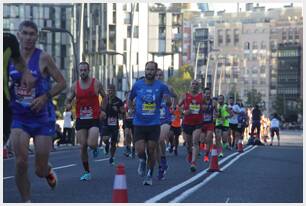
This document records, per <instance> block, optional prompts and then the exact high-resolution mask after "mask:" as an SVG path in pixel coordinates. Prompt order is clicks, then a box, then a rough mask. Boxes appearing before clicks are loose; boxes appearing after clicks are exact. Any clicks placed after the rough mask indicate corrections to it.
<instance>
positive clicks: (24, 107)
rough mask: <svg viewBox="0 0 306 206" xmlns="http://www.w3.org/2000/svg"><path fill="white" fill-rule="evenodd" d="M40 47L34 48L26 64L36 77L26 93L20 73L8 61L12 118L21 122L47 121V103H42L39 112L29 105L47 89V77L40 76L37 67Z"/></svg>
mask: <svg viewBox="0 0 306 206" xmlns="http://www.w3.org/2000/svg"><path fill="white" fill-rule="evenodd" d="M41 52H42V51H41V50H40V49H37V48H36V49H35V51H34V52H33V54H32V56H31V58H30V60H29V62H28V64H27V66H28V68H29V69H30V71H31V73H32V75H33V76H34V77H35V78H36V83H35V87H34V88H32V90H31V91H30V92H29V93H27V92H26V90H25V88H23V87H21V85H20V81H21V73H20V72H19V71H17V70H16V68H15V66H14V65H13V64H12V63H10V66H9V74H10V77H11V79H12V85H11V87H10V95H11V102H10V106H11V109H12V114H13V119H14V120H19V121H23V122H33V121H35V122H40V123H46V122H48V104H46V105H44V106H43V108H42V109H41V110H40V111H39V112H34V111H32V110H31V108H30V105H31V103H32V101H33V100H34V99H35V98H36V97H39V96H41V95H43V94H45V93H46V92H47V91H48V86H47V85H48V84H49V81H48V79H47V78H44V77H42V75H41V72H40V68H39V58H40V55H41Z"/></svg>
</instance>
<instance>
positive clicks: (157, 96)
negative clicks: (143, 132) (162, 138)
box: [129, 79, 169, 126]
mask: <svg viewBox="0 0 306 206" xmlns="http://www.w3.org/2000/svg"><path fill="white" fill-rule="evenodd" d="M163 95H169V90H168V87H167V86H166V85H165V84H163V83H162V82H161V81H159V80H155V81H154V82H153V84H146V83H145V81H144V79H141V80H138V81H137V82H135V84H134V85H133V88H132V91H131V94H130V97H129V98H130V100H132V101H133V99H134V98H136V106H135V118H134V120H133V124H134V125H136V126H154V125H160V108H161V101H162V98H163Z"/></svg>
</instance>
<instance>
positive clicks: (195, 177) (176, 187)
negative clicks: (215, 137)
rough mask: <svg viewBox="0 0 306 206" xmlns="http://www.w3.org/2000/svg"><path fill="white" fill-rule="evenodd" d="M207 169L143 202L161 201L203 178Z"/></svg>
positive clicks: (223, 160) (245, 149)
mask: <svg viewBox="0 0 306 206" xmlns="http://www.w3.org/2000/svg"><path fill="white" fill-rule="evenodd" d="M250 147H251V146H247V147H246V148H244V151H247V150H248V149H249V148H250ZM236 154H238V152H235V153H233V154H231V155H229V156H227V157H226V158H224V159H222V160H221V161H220V162H219V164H222V163H223V162H225V161H226V160H228V159H229V158H231V157H232V156H234V155H236ZM208 169H209V168H207V169H205V170H203V171H202V172H200V173H198V174H197V175H195V176H193V177H192V178H190V179H188V180H186V181H184V182H182V183H180V184H178V185H176V186H174V187H172V188H170V189H168V190H166V191H164V192H162V193H160V194H158V195H156V196H154V197H152V198H151V199H148V200H147V201H145V203H155V202H157V201H159V200H161V199H163V198H164V197H166V196H168V195H170V194H172V193H174V192H175V191H177V190H179V189H181V188H182V187H185V186H186V185H188V184H190V183H191V182H193V181H195V180H197V179H199V178H200V177H201V176H203V175H204V174H206V173H207V171H208Z"/></svg>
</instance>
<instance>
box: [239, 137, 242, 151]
mask: <svg viewBox="0 0 306 206" xmlns="http://www.w3.org/2000/svg"><path fill="white" fill-rule="evenodd" d="M238 152H243V145H242V140H241V139H240V140H238Z"/></svg>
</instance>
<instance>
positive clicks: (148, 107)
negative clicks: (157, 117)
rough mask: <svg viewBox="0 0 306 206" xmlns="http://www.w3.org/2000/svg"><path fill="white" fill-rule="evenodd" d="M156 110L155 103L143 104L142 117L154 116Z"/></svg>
mask: <svg viewBox="0 0 306 206" xmlns="http://www.w3.org/2000/svg"><path fill="white" fill-rule="evenodd" d="M155 108H156V104H155V103H143V104H142V115H154V112H155Z"/></svg>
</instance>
